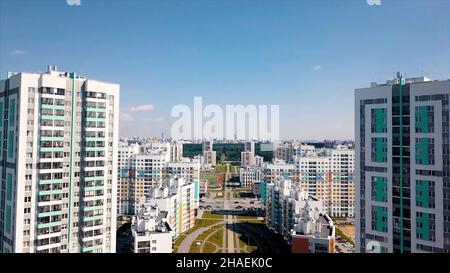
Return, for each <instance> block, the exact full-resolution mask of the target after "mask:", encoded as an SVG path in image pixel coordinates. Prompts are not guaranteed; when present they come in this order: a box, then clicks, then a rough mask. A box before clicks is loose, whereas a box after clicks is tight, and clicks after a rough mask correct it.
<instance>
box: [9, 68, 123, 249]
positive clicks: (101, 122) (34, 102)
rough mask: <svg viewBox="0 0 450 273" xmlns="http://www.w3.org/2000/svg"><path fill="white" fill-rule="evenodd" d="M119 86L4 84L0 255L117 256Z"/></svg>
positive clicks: (52, 73)
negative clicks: (100, 253)
mask: <svg viewBox="0 0 450 273" xmlns="http://www.w3.org/2000/svg"><path fill="white" fill-rule="evenodd" d="M118 120H119V85H117V84H112V83H105V82H99V81H95V80H92V79H88V78H86V77H82V76H78V75H77V74H76V73H68V72H60V71H57V69H56V67H53V66H49V69H48V71H47V72H44V73H26V72H22V73H9V75H8V77H7V79H5V80H2V81H0V141H1V142H2V143H1V144H2V145H1V146H0V147H2V149H0V174H1V179H2V180H1V182H2V190H1V191H2V192H1V194H0V252H38V253H55V252H71V253H74V252H115V250H116V209H115V208H116V207H117V204H116V196H117V164H118V163H117V149H118V129H119V123H118Z"/></svg>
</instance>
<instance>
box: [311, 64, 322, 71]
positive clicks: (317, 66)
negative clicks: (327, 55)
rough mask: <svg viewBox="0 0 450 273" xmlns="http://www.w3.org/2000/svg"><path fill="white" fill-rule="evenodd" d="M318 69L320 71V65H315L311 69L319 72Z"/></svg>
mask: <svg viewBox="0 0 450 273" xmlns="http://www.w3.org/2000/svg"><path fill="white" fill-rule="evenodd" d="M320 69H322V66H321V65H320V64H318V65H315V66H314V67H313V71H319V70H320Z"/></svg>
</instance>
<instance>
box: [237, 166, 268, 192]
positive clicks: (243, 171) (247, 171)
mask: <svg viewBox="0 0 450 273" xmlns="http://www.w3.org/2000/svg"><path fill="white" fill-rule="evenodd" d="M262 178H263V172H262V171H261V169H260V168H250V167H247V168H240V170H239V181H240V183H241V188H247V189H251V188H252V187H253V184H254V183H256V182H261V181H262Z"/></svg>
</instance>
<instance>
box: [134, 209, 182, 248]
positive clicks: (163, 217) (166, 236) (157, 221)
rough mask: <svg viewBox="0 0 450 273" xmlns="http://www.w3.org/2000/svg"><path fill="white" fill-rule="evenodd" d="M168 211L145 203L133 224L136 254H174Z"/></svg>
mask: <svg viewBox="0 0 450 273" xmlns="http://www.w3.org/2000/svg"><path fill="white" fill-rule="evenodd" d="M167 214H168V212H167V211H161V210H159V207H158V206H155V205H151V204H150V203H147V202H143V203H141V205H140V207H139V208H138V211H137V213H136V215H135V216H134V217H133V220H132V222H131V233H132V235H133V241H134V253H172V237H173V236H172V228H171V226H170V224H169V223H168V222H167Z"/></svg>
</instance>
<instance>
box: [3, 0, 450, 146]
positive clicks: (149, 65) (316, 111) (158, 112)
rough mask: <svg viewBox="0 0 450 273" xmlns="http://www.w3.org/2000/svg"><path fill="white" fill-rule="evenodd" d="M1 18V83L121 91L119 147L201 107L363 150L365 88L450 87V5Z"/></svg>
mask: <svg viewBox="0 0 450 273" xmlns="http://www.w3.org/2000/svg"><path fill="white" fill-rule="evenodd" d="M0 7H1V8H0V29H1V30H2V31H1V34H0V39H1V41H2V43H1V44H0V58H1V60H2V62H1V64H0V73H1V75H6V72H7V71H29V72H38V71H41V70H42V67H44V66H45V65H47V64H54V65H58V66H59V67H60V70H62V71H74V72H79V73H81V74H84V75H89V76H92V77H93V78H96V79H99V80H103V81H108V82H117V83H120V84H121V89H122V94H123V95H122V97H121V113H122V114H121V122H120V127H121V128H120V129H121V132H120V135H121V136H133V135H151V136H160V135H161V133H164V135H165V136H169V132H170V129H169V128H170V127H169V126H170V124H171V123H172V122H173V121H174V120H175V119H172V118H170V110H171V108H172V107H173V106H174V105H176V104H186V105H192V100H193V97H194V96H203V97H204V100H205V103H206V104H218V105H221V106H223V105H225V104H243V105H247V104H257V105H258V104H279V105H280V122H281V123H280V138H281V139H291V138H299V137H300V138H302V139H323V138H332V139H353V137H354V136H353V135H354V130H353V126H354V118H353V117H354V109H353V103H354V89H355V88H360V87H368V86H369V85H370V82H373V81H377V82H385V81H386V80H390V79H392V78H393V73H394V72H396V71H403V72H405V75H406V77H415V76H421V75H422V74H423V75H425V76H428V77H430V78H432V79H435V80H445V79H448V78H450V68H449V67H448V65H447V61H448V60H449V59H450V51H449V50H448V48H449V45H450V39H449V37H450V27H449V26H450V18H449V17H448V16H447V13H446V10H448V8H449V7H450V3H449V2H448V1H426V2H425V1H383V3H382V5H381V6H370V5H368V4H367V3H366V1H365V0H361V1H352V2H344V3H338V2H337V1H324V2H319V3H317V1H285V2H274V1H259V2H258V4H255V3H253V2H236V3H233V2H229V1H214V2H209V1H196V2H190V3H187V2H183V1H171V2H170V3H164V2H160V1H152V2H151V3H147V2H143V1H127V2H119V1H98V2H97V1H96V2H93V1H82V3H81V5H80V6H69V5H67V3H66V1H63V0H60V1H59V0H58V1H57V0H55V1H43V2H35V3H33V2H28V1H1V2H0ZM37 9H38V10H39V11H40V12H39V13H36V12H35V10H37ZM8 10H14V11H15V12H14V13H11V12H7V11H8ZM123 20H127V24H123ZM55 22H57V24H56V23H55ZM46 30H51V31H46ZM417 34H420V35H417ZM52 41H53V42H52ZM94 44H95V45H96V46H95V47H93V46H92V45H94ZM406 44H407V46H405V45H406ZM420 53H423V54H420ZM136 125H138V126H136ZM142 125H144V126H142ZM145 125H147V126H145Z"/></svg>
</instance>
